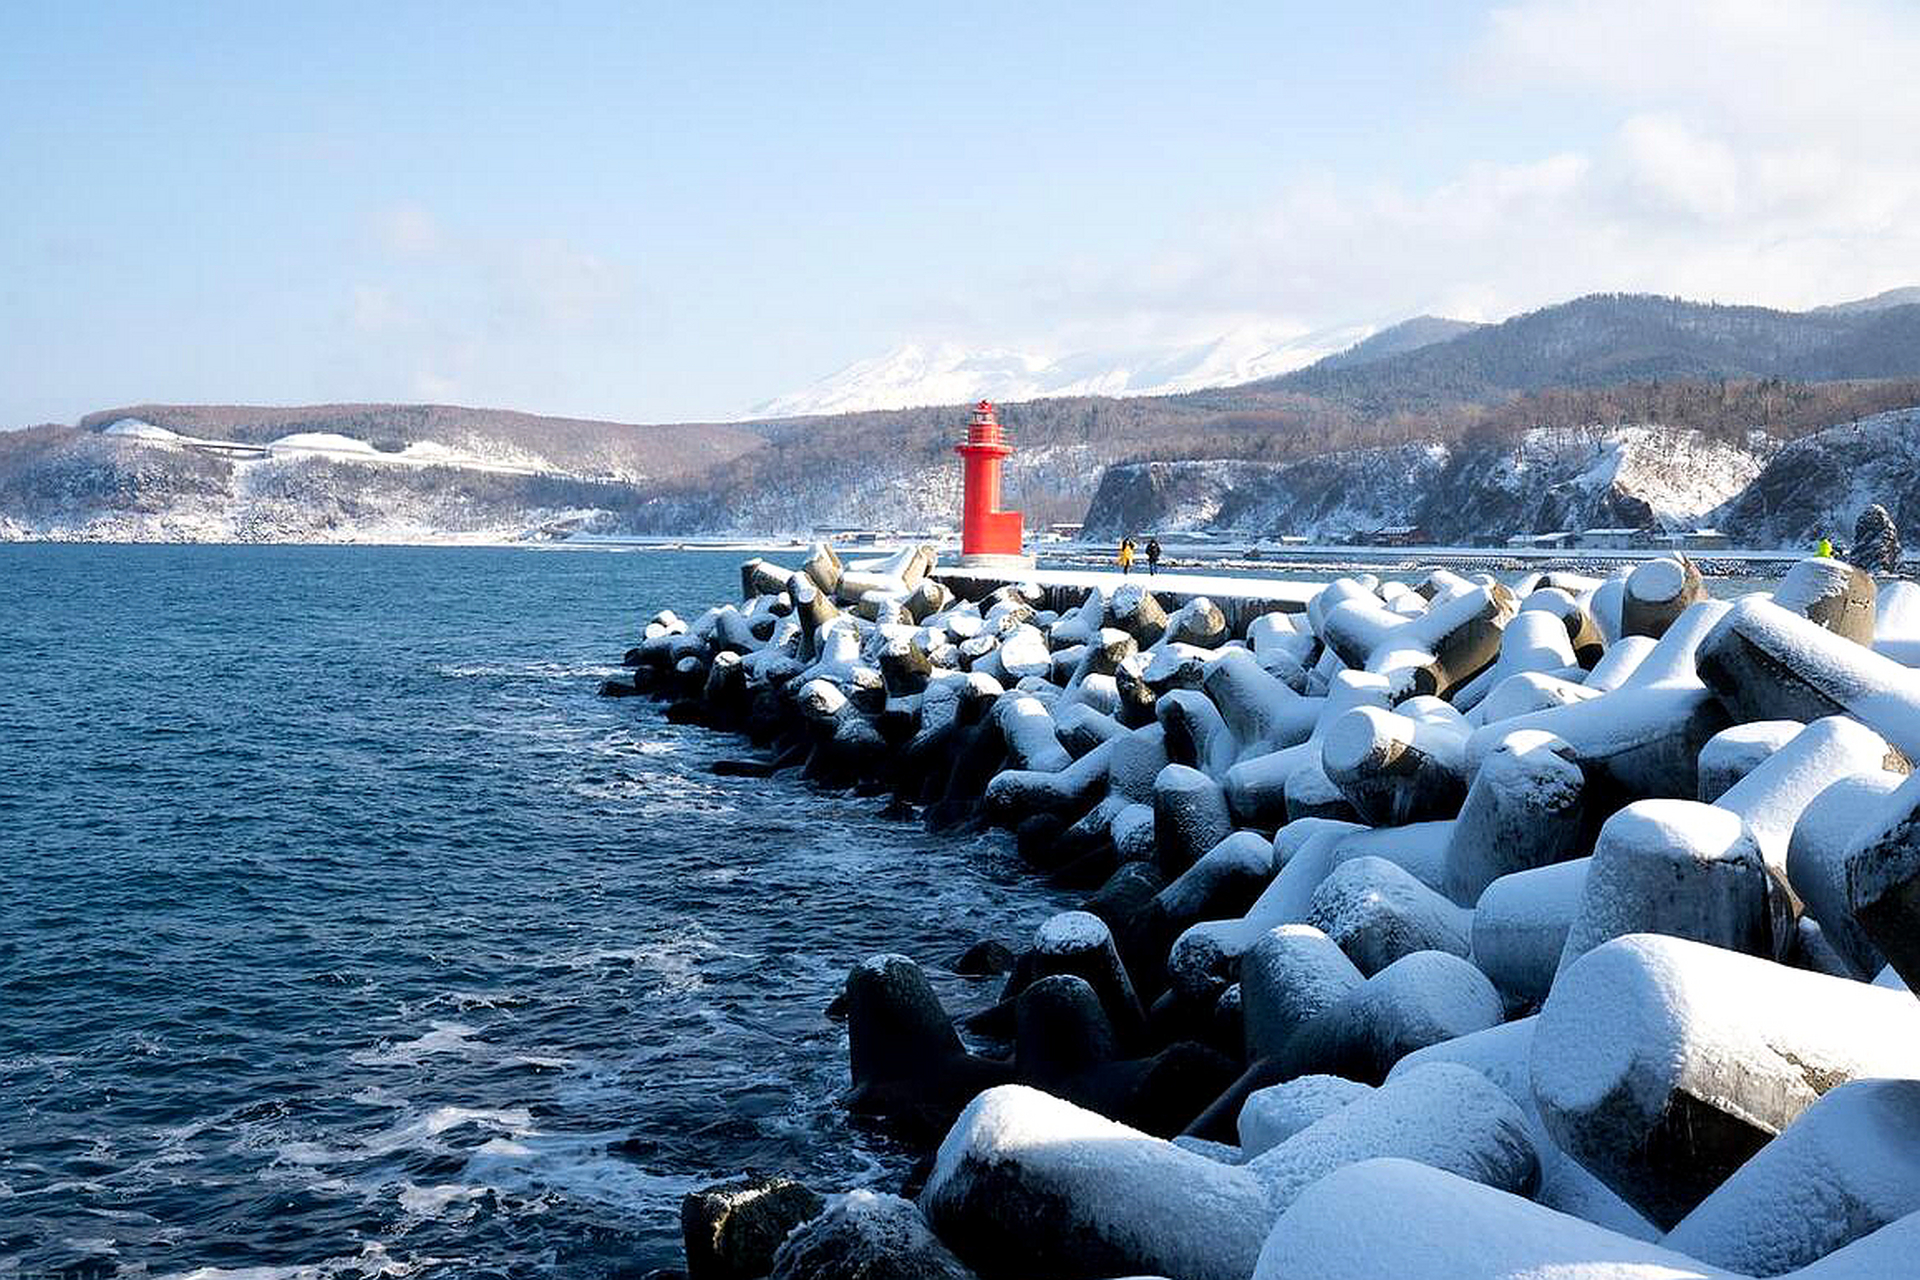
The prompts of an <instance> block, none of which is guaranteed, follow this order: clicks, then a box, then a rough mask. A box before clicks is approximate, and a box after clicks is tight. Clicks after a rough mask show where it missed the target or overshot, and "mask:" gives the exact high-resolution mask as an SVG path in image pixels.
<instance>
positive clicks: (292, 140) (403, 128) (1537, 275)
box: [0, 0, 1920, 426]
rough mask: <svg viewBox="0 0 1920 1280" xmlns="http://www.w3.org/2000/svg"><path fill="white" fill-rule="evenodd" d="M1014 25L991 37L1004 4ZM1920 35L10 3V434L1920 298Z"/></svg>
mask: <svg viewBox="0 0 1920 1280" xmlns="http://www.w3.org/2000/svg"><path fill="white" fill-rule="evenodd" d="M962 8H964V10H965V11H964V12H958V10H960V9H962ZM1916 64H1920V7H1916V6H1913V5H1910V4H1875V3H1864V2H1863V3H1853V2H1851V0H1836V2H1835V3H1825V4H1819V5H1812V4H1806V5H1803V4H1800V3H1797V0H1782V2H1781V3H1778V4H1771V5H1770V4H1764V3H1752V2H1751V0H1742V2H1740V3H1735V2H1734V0H1702V2H1701V3H1698V4H1690V5H1673V4H1656V3H1651V2H1650V0H1522V2H1521V3H1516V4H1512V5H1506V6H1495V7H1488V6H1483V5H1469V4H1441V3H1411V4H1408V3H1399V4H1391V5H1389V4H1364V3H1356V4H1341V5H1333V4H1325V3H1320V4H1313V5H1306V4H1281V3H1264V4H1245V5H1229V4H1220V5H1209V6H1178V7H1175V6H1145V5H1138V6H1136V5H1112V4H1023V5H992V4H983V5H969V6H946V5H940V6H935V5H899V4H872V5H867V4H841V5H824V4H823V5H817V6H813V5H809V6H802V5H772V4H767V5H745V4H741V5H729V4H700V5H686V6H667V5H646V4H638V3H630V4H566V3H556V4H548V5H540V6H507V5H499V4H480V3H473V4H457V5H456V4H446V5H434V4H404V3H402V4H390V5H388V4H382V5H375V4H364V5H362V4H347V3H342V4H326V5H313V6H299V7H296V6H290V5H257V4H246V5H243V4H233V5H222V4H213V5H195V4H185V3H181V4H168V5H150V4H141V5H133V4H129V5H92V4H85V3H66V4H38V3H22V4H14V5H8V6H4V8H0V171H4V172H5V173H6V174H7V175H8V178H9V181H8V184H7V189H6V191H5V194H4V196H0V233H3V234H0V425H7V426H17V425H23V424H26V423H30V422H37V421H49V420H51V421H67V420H71V419H73V418H74V417H76V416H78V415H79V414H81V413H84V412H87V411H89V410H91V409H95V408H99V407H104V406H108V405H114V404H122V403H128V402H135V401H141V400H162V401H245V402H258V403H297V402H309V401H321V400H437V401H448V402H455V403H465V404H485V405H501V406H509V407H515V408H523V409H530V410H536V411H546V412H556V413H574V414H581V415H588V416H596V417H609V418H623V419H633V420H672V419H689V418H702V417H724V416H729V415H733V414H737V413H739V412H741V411H742V410H743V409H745V408H746V407H747V406H748V405H751V404H753V403H755V402H757V401H759V400H762V399H765V398H767V397H769V396H772V395H775V394H779V393H782V392H786V391H790V390H792V389H794V388H795V387H798V386H801V385H804V384H806V383H808V382H811V381H813V380H814V379H816V378H818V377H820V376H822V375H824V374H827V373H830V372H832V371H833V370H834V369H836V368H838V367H840V366H842V365H845V364H847V363H849V362H851V361H854V360H857V359H861V358H864V357H867V356H871V355H874V354H877V353H878V352H880V351H883V350H885V349H887V348H889V347H891V346H893V345H895V344H897V343H899V342H901V341H903V340H907V339H921V340H950V341H956V342H961V343H966V344H973V345H980V346H1002V347H1004V346H1014V347H1021V348H1023V349H1034V350H1041V351H1052V352H1059V351H1063V350H1073V349H1083V348H1089V347H1100V346H1102V345H1115V344H1121V343H1143V342H1162V341H1168V342H1171V341H1186V340H1192V339H1195V338H1200V337H1206V336H1212V335H1214V334H1217V333H1220V332H1223V331H1225V330H1227V329H1229V328H1231V327H1233V326H1236V325H1239V324H1243V323H1247V322H1251V321H1255V320H1263V321H1272V320H1284V321H1287V322H1291V323H1297V324H1299V325H1301V326H1303V327H1322V326H1327V325H1333V324H1346V323H1377V322H1382V321H1387V320H1392V319H1396V318H1401V317H1404V316H1406V315H1411V314H1415V313H1418V312H1420V311H1444V312H1448V313H1451V314H1460V315H1469V316H1473V317H1476V318H1497V317H1499V316H1502V315H1506V314H1510V313H1511V312H1513V311H1515V310H1520V309H1524V308H1526V307H1529V306H1534V305H1539V304H1542V303H1545V302H1550V301H1554V300H1557V299H1559V298H1563V297H1566V296H1570V295H1573V294H1576V293H1580V292H1585V291H1590V290H1594V289H1614V288H1619V289H1650V290H1656V291H1660V292H1672V293H1681V294H1686V295H1688V296H1696V297H1715V298H1719V299H1721V300H1725V301H1759V302H1766V303H1771V304H1776V305H1786V306H1799V305H1808V304H1812V303H1817V302H1821V301H1830V300H1835V299H1839V298H1844V297H1850V296H1856V295H1860V294H1864V293H1871V292H1874V291H1877V290H1879V289H1883V288H1888V287H1892V286H1895V285H1902V284H1910V283H1916V282H1920V91H1916V90H1915V88H1914V87H1913V85H1914V81H1913V76H1912V73H1911V68H1912V66H1914V65H1916Z"/></svg>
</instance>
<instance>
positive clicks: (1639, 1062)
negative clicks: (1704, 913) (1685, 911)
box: [1532, 934, 1920, 1228]
mask: <svg viewBox="0 0 1920 1280" xmlns="http://www.w3.org/2000/svg"><path fill="white" fill-rule="evenodd" d="M1532 1071H1533V1090H1534V1096H1535V1099H1536V1100H1537V1102H1538V1103H1539V1106H1540V1114H1541V1116H1542V1118H1543V1119H1544V1120H1545V1121H1546V1125H1547V1129H1548V1132H1550V1133H1551V1134H1552V1135H1553V1138H1554V1141H1555V1142H1557V1143H1558V1144H1559V1145H1560V1147H1561V1149H1562V1150H1564V1151H1566V1152H1567V1153H1568V1154H1569V1155H1571V1156H1573V1158H1574V1159H1576V1160H1578V1161H1579V1162H1580V1163H1581V1164H1583V1165H1585V1166H1586V1167H1587V1168H1588V1169H1589V1170H1590V1171H1592V1172H1593V1173H1594V1174H1595V1175H1596V1176H1598V1177H1599V1178H1600V1180H1601V1181H1602V1182H1605V1183H1606V1184H1607V1185H1608V1186H1609V1187H1611V1188H1612V1189H1613V1190H1614V1191H1615V1192H1616V1193H1618V1194H1619V1195H1620V1197H1621V1198H1622V1199H1624V1200H1626V1201H1627V1202H1628V1203H1629V1204H1632V1205H1633V1206H1634V1207H1635V1208H1636V1209H1638V1210H1640V1212H1642V1213H1644V1214H1645V1215H1646V1216H1647V1218H1648V1219H1649V1220H1650V1221H1652V1222H1653V1223H1654V1224H1655V1225H1657V1226H1660V1227H1662V1228H1671V1227H1672V1226H1673V1225H1674V1224H1675V1223H1677V1222H1679V1221H1680V1219H1681V1218H1683V1217H1685V1216H1686V1214H1687V1213H1689V1212H1690V1211H1691V1210H1692V1209H1693V1208H1694V1207H1695V1206H1696V1205H1698V1204H1699V1203H1700V1202H1701V1201H1702V1200H1704V1199H1705V1198H1706V1197H1707V1195H1708V1194H1709V1193H1711V1192H1712V1191H1713V1189H1714V1188H1715V1187H1718V1186H1719V1185H1720V1184H1721V1183H1722V1182H1725V1181H1726V1179H1727V1178H1728V1177H1729V1176H1730V1175H1731V1174H1732V1173H1733V1171H1734V1170H1735V1169H1737V1168H1739V1167H1740V1166H1741V1165H1742V1164H1744V1163H1745V1162H1746V1161H1747V1160H1748V1159H1749V1158H1751V1157H1752V1156H1753V1154H1754V1153H1755V1152H1757V1151H1759V1150H1760V1148H1762V1147H1763V1146H1765V1145H1766V1144H1767V1142H1768V1141H1769V1140H1770V1139H1772V1138H1773V1136H1774V1135H1775V1134H1777V1133H1779V1132H1780V1130H1782V1129H1784V1128H1785V1127H1786V1126H1787V1125H1788V1124H1790V1123H1791V1122H1792V1121H1793V1119H1794V1117H1795V1116H1797V1115H1799V1114H1800V1113H1801V1112H1802V1111H1804V1110H1806V1108H1807V1107H1808V1106H1810V1105H1812V1103H1813V1101H1814V1100H1815V1099H1816V1098H1817V1097H1819V1096H1820V1094H1821V1093H1823V1092H1825V1091H1826V1090H1828V1089H1830V1088H1833V1087H1834V1086H1835V1085H1839V1084H1842V1083H1844V1082H1846V1081H1848V1080H1854V1079H1860V1078H1863V1077H1869V1076H1895V1077H1914V1076H1916V1075H1920V1003H1916V1002H1915V1001H1914V999H1913V997H1912V996H1910V995H1908V994H1906V993H1904V992H1898V991H1887V990H1884V989H1881V988H1877V987H1873V986H1869V985H1868V984H1866V983H1861V982H1851V981H1848V980H1846V979H1844V978H1831V977H1826V976H1824V975H1821V974H1814V973H1807V972H1804V971H1801V970H1797V969H1790V968H1787V967H1786V966H1784V965H1779V964H1775V963H1774V962H1773V961H1771V960H1766V959H1761V958H1758V957H1754V956H1746V955H1741V954H1739V953H1737V952H1733V951H1728V950H1726V949H1724V948H1721V947H1714V946H1708V945H1705V944H1703V943H1699V942H1692V941H1688V940H1685V939H1681V938H1670V937H1663V936H1660V935H1657V934H1634V935H1631V936H1629V937H1624V938H1616V939H1614V940H1613V941H1611V942H1607V943H1604V944H1602V945H1601V946H1599V947H1596V948H1594V949H1593V950H1592V951H1589V952H1587V953H1586V954H1585V955H1583V956H1581V957H1580V958H1579V959H1578V960H1576V961H1574V962H1573V963H1572V964H1570V965H1568V966H1567V967H1566V969H1564V970H1563V971H1562V972H1561V974H1560V976H1559V978H1558V979H1557V980H1556V981H1555V982H1554V984H1553V991H1552V993H1551V994H1550V995H1548V997H1547V1001H1546V1004H1545V1005H1544V1006H1543V1007H1542V1009H1541V1012H1540V1021H1539V1024H1538V1026H1537V1027H1536V1028H1535V1031H1534V1037H1533V1055H1532Z"/></svg>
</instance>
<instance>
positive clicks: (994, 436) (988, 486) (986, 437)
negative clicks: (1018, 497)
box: [953, 400, 1031, 567]
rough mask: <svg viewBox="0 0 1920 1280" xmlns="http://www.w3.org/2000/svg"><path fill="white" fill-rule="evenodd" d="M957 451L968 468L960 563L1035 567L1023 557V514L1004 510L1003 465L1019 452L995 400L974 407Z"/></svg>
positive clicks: (965, 475)
mask: <svg viewBox="0 0 1920 1280" xmlns="http://www.w3.org/2000/svg"><path fill="white" fill-rule="evenodd" d="M953 451H954V452H955V453H957V454H959V455H960V457H961V459H962V466H963V467H964V468H965V472H964V483H965V493H966V497H965V500H964V504H963V508H962V513H961V523H960V563H961V564H963V565H978V566H982V567H986V566H992V565H1007V564H1009V563H1010V562H1012V561H1018V562H1020V564H1021V565H1022V566H1025V565H1027V564H1030V563H1031V562H1030V561H1029V560H1028V559H1027V558H1026V557H1024V556H1022V555H1021V554H1020V513H1019V512H1018V511H1002V510H1001V509H1000V464H1001V462H1002V461H1004V460H1005V459H1006V457H1007V455H1009V454H1011V453H1012V452H1013V446H1012V445H1010V444H1008V443H1007V438H1006V435H1005V434H1004V433H1003V432H1002V431H1001V430H1000V419H998V418H997V417H995V416H994V413H993V402H992V401H990V400H982V401H981V402H980V403H979V404H977V405H975V406H973V419H972V420H971V421H970V422H968V423H967V438H966V440H965V441H964V442H963V443H961V444H957V445H955V446H954V449H953Z"/></svg>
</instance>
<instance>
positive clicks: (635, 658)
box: [620, 649, 646, 667]
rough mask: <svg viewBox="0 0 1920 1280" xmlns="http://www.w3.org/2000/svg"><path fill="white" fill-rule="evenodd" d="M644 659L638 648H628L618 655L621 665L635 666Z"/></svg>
mask: <svg viewBox="0 0 1920 1280" xmlns="http://www.w3.org/2000/svg"><path fill="white" fill-rule="evenodd" d="M645 661H646V659H645V658H644V657H642V656H641V654H640V650H638V649H629V650H627V651H626V652H625V653H623V654H621V655H620V665H621V666H623V667H637V666H639V665H640V664H641V663H643V662H645Z"/></svg>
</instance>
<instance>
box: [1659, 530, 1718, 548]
mask: <svg viewBox="0 0 1920 1280" xmlns="http://www.w3.org/2000/svg"><path fill="white" fill-rule="evenodd" d="M1659 541H1660V545H1661V546H1663V547H1667V548H1670V549H1671V550H1674V551H1725V550H1727V549H1728V548H1729V547H1731V546H1732V545H1733V539H1731V538H1729V537H1728V536H1727V535H1726V534H1724V533H1722V532H1720V530H1718V529H1676V530H1674V531H1673V532H1671V533H1663V534H1661V535H1660V539H1659Z"/></svg>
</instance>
